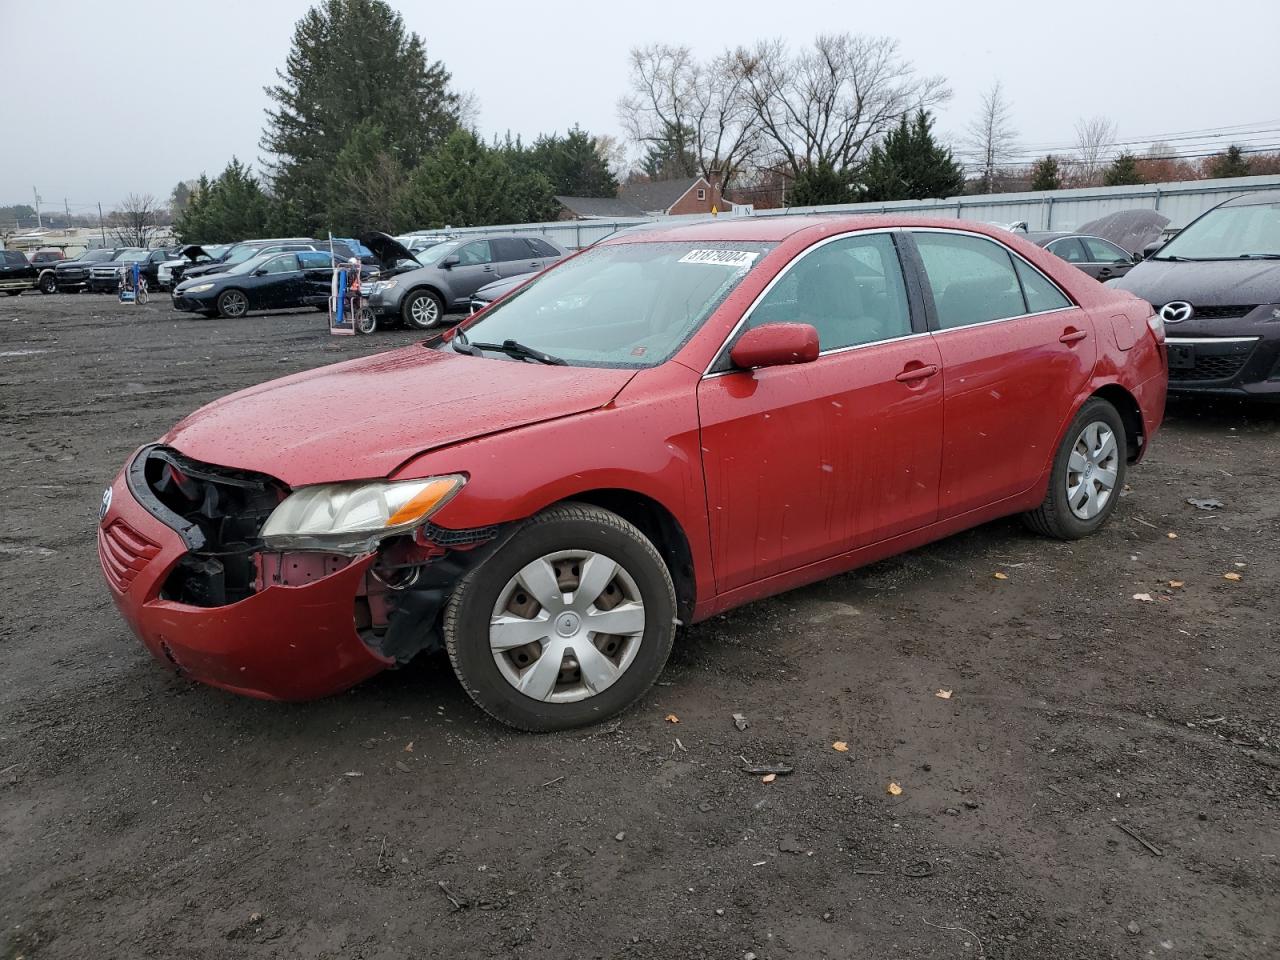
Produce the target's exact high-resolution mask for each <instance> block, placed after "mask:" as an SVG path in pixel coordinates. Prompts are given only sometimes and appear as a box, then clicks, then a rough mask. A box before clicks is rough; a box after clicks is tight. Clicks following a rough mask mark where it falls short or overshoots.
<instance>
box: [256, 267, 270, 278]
mask: <svg viewBox="0 0 1280 960" xmlns="http://www.w3.org/2000/svg"><path fill="white" fill-rule="evenodd" d="M253 275H254V276H255V277H265V276H266V275H267V268H266V267H259V268H258V269H257V270H255V271H253Z"/></svg>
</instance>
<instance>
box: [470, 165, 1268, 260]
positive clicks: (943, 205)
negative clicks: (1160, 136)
mask: <svg viewBox="0 0 1280 960" xmlns="http://www.w3.org/2000/svg"><path fill="white" fill-rule="evenodd" d="M1255 190H1280V176H1266V177H1235V178H1231V179H1225V180H1186V181H1181V182H1178V183H1152V184H1141V185H1137V186H1127V187H1083V188H1080V189H1076V190H1051V191H1037V192H1033V193H996V194H983V195H978V196H966V197H953V198H951V199H948V200H894V201H890V202H888V203H845V204H834V205H830V206H822V207H791V208H787V209H779V210H755V211H751V212H749V213H745V214H743V213H734V214H722V215H721V216H722V217H723V216H743V215H745V216H753V217H775V216H781V215H785V214H796V213H904V214H905V213H911V214H917V215H920V216H930V217H939V218H945V219H952V220H955V219H959V220H978V221H985V222H997V223H1013V222H1017V221H1020V220H1025V221H1026V223H1027V229H1029V230H1073V229H1075V228H1077V227H1079V226H1080V225H1081V224H1084V223H1088V222H1089V221H1090V220H1096V219H1097V218H1098V217H1102V216H1105V215H1106V214H1109V213H1116V212H1117V211H1120V210H1134V209H1143V210H1158V211H1159V212H1160V213H1161V214H1163V215H1164V216H1166V217H1168V218H1169V225H1170V226H1171V227H1184V226H1186V225H1187V224H1188V223H1190V222H1191V221H1192V220H1194V219H1195V218H1196V217H1198V216H1199V215H1200V214H1202V213H1204V211H1206V210H1208V209H1209V208H1210V207H1213V206H1216V205H1217V204H1219V203H1221V202H1222V201H1224V200H1228V199H1230V198H1231V197H1238V196H1240V195H1242V194H1245V193H1251V192H1253V191H1255ZM659 219H660V220H661V221H662V222H663V223H685V222H696V221H698V220H707V219H710V218H709V217H708V216H707V215H705V214H695V215H692V216H683V217H661V218H657V217H636V218H631V219H618V220H562V221H553V222H550V223H516V224H504V225H501V226H492V227H455V228H451V232H453V233H458V234H465V233H495V232H501V233H531V234H536V235H538V236H541V237H545V238H546V239H548V240H550V241H552V242H553V243H556V244H559V245H560V246H562V247H565V248H567V249H570V250H576V249H579V248H581V247H587V246H590V245H591V244H593V243H596V242H597V241H600V240H603V239H604V238H605V237H608V236H610V235H612V234H614V233H616V232H618V231H619V230H624V229H626V228H627V227H634V226H637V225H639V224H644V223H653V222H656V221H657V220H659Z"/></svg>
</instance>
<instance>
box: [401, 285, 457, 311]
mask: <svg viewBox="0 0 1280 960" xmlns="http://www.w3.org/2000/svg"><path fill="white" fill-rule="evenodd" d="M415 293H434V294H435V295H436V299H437V300H439V301H440V302H441V303H442V304H444V306H446V307H447V306H448V304H447V303H445V302H444V294H443V293H441V292H440V291H439V290H437V289H436V288H435V287H433V286H431V284H429V283H424V284H422V285H421V286H417V287H414V288H413V289H412V290H410V291H409V292H408V293H406V294H405V295H404V300H403V301H402V302H404V303H407V302H408V301H409V298H410V297H412V296H413V295H414V294H415Z"/></svg>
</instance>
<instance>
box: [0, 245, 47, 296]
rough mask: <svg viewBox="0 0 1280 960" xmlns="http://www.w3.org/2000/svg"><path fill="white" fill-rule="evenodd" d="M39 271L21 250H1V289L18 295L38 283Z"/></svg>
mask: <svg viewBox="0 0 1280 960" xmlns="http://www.w3.org/2000/svg"><path fill="white" fill-rule="evenodd" d="M37 276H38V271H37V270H36V268H35V267H33V266H32V265H31V262H30V261H29V260H27V256H26V254H24V253H23V252H22V251H21V250H0V291H3V292H4V293H7V294H8V295H9V296H11V297H16V296H17V295H18V294H20V293H22V291H23V290H30V289H31V288H32V287H34V286H35V285H36V277H37Z"/></svg>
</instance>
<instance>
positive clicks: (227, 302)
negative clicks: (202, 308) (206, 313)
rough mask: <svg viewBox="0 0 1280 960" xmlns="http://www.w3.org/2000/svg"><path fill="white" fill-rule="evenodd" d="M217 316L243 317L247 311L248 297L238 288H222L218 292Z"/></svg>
mask: <svg viewBox="0 0 1280 960" xmlns="http://www.w3.org/2000/svg"><path fill="white" fill-rule="evenodd" d="M217 306H218V316H221V317H230V318H232V319H234V318H236V317H243V316H244V315H245V314H246V313H247V312H248V311H249V298H248V297H246V296H245V295H244V293H243V291H240V290H223V291H222V293H220V294H218V300H217Z"/></svg>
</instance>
